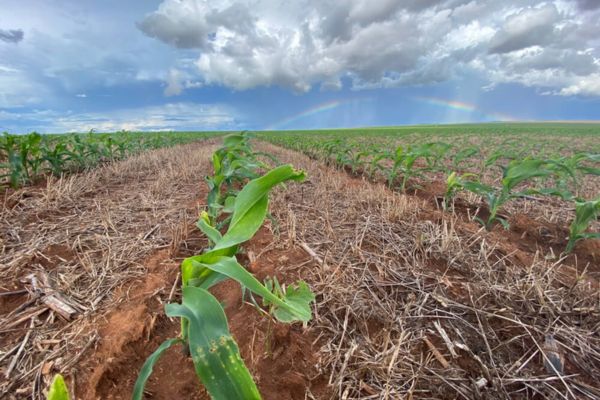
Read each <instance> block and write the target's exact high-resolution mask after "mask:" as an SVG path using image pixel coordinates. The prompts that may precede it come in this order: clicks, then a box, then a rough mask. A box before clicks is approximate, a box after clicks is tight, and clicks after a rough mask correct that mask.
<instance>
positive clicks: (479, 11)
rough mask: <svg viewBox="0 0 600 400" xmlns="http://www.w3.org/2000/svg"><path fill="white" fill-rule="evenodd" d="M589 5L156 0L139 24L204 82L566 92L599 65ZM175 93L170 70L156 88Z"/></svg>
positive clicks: (513, 0) (570, 1) (584, 0)
mask: <svg viewBox="0 0 600 400" xmlns="http://www.w3.org/2000/svg"><path fill="white" fill-rule="evenodd" d="M597 3H598V2H596V1H591V0H555V1H542V0H510V1H504V2H497V1H491V0H482V1H474V0H473V1H469V0H427V1H417V0H402V1H399V0H381V1H377V2H373V1H368V0H354V1H346V2H339V1H336V0H298V1H296V2H293V3H289V2H288V3H286V4H285V5H283V4H282V3H281V2H279V1H277V0H216V1H211V2H207V1H203V0H164V1H163V2H162V3H161V4H160V6H159V7H158V8H157V9H156V11H154V12H152V13H150V14H148V15H147V16H146V17H145V18H144V19H142V20H141V21H140V22H139V23H138V28H139V29H140V30H141V31H142V32H144V33H145V34H146V35H147V36H150V37H152V38H155V39H158V40H160V41H162V42H164V43H167V44H169V45H171V46H174V47H176V48H181V49H188V50H189V51H195V52H196V54H197V60H196V62H195V67H196V71H195V72H196V73H197V74H199V75H200V76H201V77H202V78H201V79H202V80H203V82H204V83H205V84H216V85H223V86H226V87H229V88H232V89H235V90H246V89H251V88H255V87H269V86H280V87H285V88H290V89H292V90H293V91H296V92H306V91H309V90H310V89H311V88H312V87H314V86H318V87H321V88H322V89H330V88H339V84H338V83H339V82H342V81H345V82H351V85H352V87H353V88H354V89H362V88H375V87H392V86H403V85H427V84H433V83H437V82H444V81H449V80H452V79H454V78H457V77H458V78H467V79H469V78H471V79H472V78H473V77H474V76H476V77H477V78H479V79H483V80H484V81H488V82H489V84H491V85H492V86H493V85H497V84H500V83H507V82H512V83H520V84H523V85H526V86H531V87H539V88H540V89H543V90H548V89H549V90H551V91H553V92H555V93H561V94H565V95H566V94H568V93H576V91H575V90H572V89H571V88H572V87H573V85H576V86H577V84H576V82H595V79H596V76H597V74H598V73H600V65H599V63H598V61H597V60H599V59H600V50H599V48H598V46H599V45H600V42H599V40H598V37H600V32H599V30H600V29H599V28H598V24H597V20H596V18H595V16H596V14H595V11H593V9H595V8H597V7H595V4H597ZM581 9H585V10H588V12H585V13H582V12H580V11H578V10H581ZM595 21H596V22H595ZM520 51H526V52H528V53H527V54H526V57H525V59H523V60H517V59H515V57H514V55H515V54H517V53H519V52H520ZM519 54H520V53H519ZM561 63H562V64H561ZM523 71H525V72H526V73H523ZM553 76H554V77H553ZM178 82H179V83H178ZM590 87H596V85H593V84H592V85H590ZM563 89H564V90H563ZM181 90H183V89H182V87H181V80H178V79H176V77H173V76H171V75H169V78H168V79H167V89H166V90H165V94H168V95H175V94H178V93H181ZM578 93H586V94H589V95H600V91H596V90H591V91H589V90H588V91H585V92H584V91H580V92H578Z"/></svg>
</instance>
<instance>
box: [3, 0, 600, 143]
mask: <svg viewBox="0 0 600 400" xmlns="http://www.w3.org/2000/svg"><path fill="white" fill-rule="evenodd" d="M532 120H600V0H554V1H540V0H503V1H497V0H479V1H474V0H473V1H470V0H346V1H339V0H294V1H288V0H210V1H204V0H163V1H155V0H129V1H122V0H118V1H117V0H103V1H92V0H78V1H73V0H69V1H67V0H37V1H36V0H0V132H2V131H8V132H11V133H26V132H30V131H34V130H35V131H38V132H43V133H58V132H74V131H78V132H86V131H89V130H90V129H94V130H95V131H117V130H121V129H125V130H132V131H133V130H147V131H150V130H244V129H247V130H262V129H318V128H337V127H363V126H384V125H408V124H438V123H462V122H485V121H532Z"/></svg>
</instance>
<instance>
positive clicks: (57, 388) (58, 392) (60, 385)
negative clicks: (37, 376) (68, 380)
mask: <svg viewBox="0 0 600 400" xmlns="http://www.w3.org/2000/svg"><path fill="white" fill-rule="evenodd" d="M69 399H70V397H69V390H68V389H67V385H66V384H65V380H64V378H63V377H62V375H61V374H56V375H55V376H54V379H53V380H52V384H51V385H50V390H49V391H48V397H47V400H69Z"/></svg>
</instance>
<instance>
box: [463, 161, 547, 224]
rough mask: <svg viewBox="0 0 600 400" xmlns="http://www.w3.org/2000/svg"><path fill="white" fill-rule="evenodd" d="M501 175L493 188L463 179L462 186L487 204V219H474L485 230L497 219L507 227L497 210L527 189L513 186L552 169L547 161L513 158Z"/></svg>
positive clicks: (526, 192)
mask: <svg viewBox="0 0 600 400" xmlns="http://www.w3.org/2000/svg"><path fill="white" fill-rule="evenodd" d="M502 169H503V175H502V180H501V184H502V186H501V187H500V188H495V187H492V186H489V185H485V184H483V183H480V182H475V181H465V182H463V184H462V186H463V187H464V188H465V189H467V190H469V191H471V192H473V193H475V194H478V195H480V196H482V197H483V198H484V199H485V200H486V202H487V205H488V208H489V212H490V215H489V217H488V219H487V221H483V220H481V219H480V218H479V217H476V219H477V220H478V221H479V222H481V223H482V224H483V225H484V226H485V228H486V229H487V230H490V229H491V228H492V225H493V224H494V222H495V221H496V220H497V221H499V222H500V223H501V224H502V226H504V228H505V229H508V228H509V226H508V221H506V220H505V219H503V218H499V217H498V211H500V208H501V207H502V206H503V205H504V204H505V203H506V202H507V201H509V200H511V199H514V198H517V197H522V196H524V195H525V194H528V193H530V192H529V191H523V192H515V191H514V190H515V188H516V187H517V186H518V185H519V184H521V183H523V182H525V181H528V180H531V179H532V178H536V177H544V176H548V175H550V174H551V173H552V170H550V169H548V168H547V163H546V162H545V161H543V160H521V161H519V160H513V161H511V162H510V163H509V164H508V166H506V167H503V168H502Z"/></svg>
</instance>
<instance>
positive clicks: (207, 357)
mask: <svg viewBox="0 0 600 400" xmlns="http://www.w3.org/2000/svg"><path fill="white" fill-rule="evenodd" d="M165 310H166V313H167V315H168V316H170V317H180V318H182V319H185V320H187V322H188V325H187V326H188V333H187V338H188V340H189V347H190V354H191V355H192V360H193V361H194V366H195V369H196V374H197V375H198V377H199V378H200V380H201V381H202V384H203V385H204V386H205V387H206V390H207V391H208V393H209V394H210V396H211V398H212V399H213V400H233V399H244V400H259V399H260V398H261V397H260V393H259V392H258V389H257V387H256V384H255V383H254V381H253V380H252V376H251V375H250V372H249V371H248V369H247V368H246V365H245V364H244V362H243V361H242V358H241V356H240V352H239V349H238V346H237V344H236V342H235V340H234V339H233V337H232V336H231V333H230V332H229V327H228V326H227V318H226V317H225V312H224V311H223V307H221V305H220V304H219V302H218V300H217V299H216V298H215V297H214V296H213V295H211V294H210V293H209V292H208V291H206V290H204V289H201V288H196V287H191V286H189V287H185V288H183V302H182V304H168V305H167V306H166V307H165Z"/></svg>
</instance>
